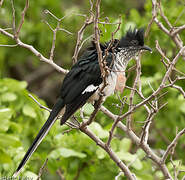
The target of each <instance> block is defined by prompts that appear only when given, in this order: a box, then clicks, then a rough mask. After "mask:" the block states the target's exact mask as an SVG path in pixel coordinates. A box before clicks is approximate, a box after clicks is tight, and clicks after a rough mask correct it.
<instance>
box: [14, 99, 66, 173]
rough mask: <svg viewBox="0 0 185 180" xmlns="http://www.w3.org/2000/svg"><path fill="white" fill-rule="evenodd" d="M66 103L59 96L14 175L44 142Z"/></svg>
mask: <svg viewBox="0 0 185 180" xmlns="http://www.w3.org/2000/svg"><path fill="white" fill-rule="evenodd" d="M64 105H65V104H64V101H63V100H62V99H61V98H59V99H58V101H57V102H56V104H55V105H54V107H53V109H52V111H51V113H50V115H49V117H48V119H47V121H46V122H45V124H44V125H43V126H42V128H41V129H40V131H39V133H38V134H37V136H36V138H35V139H34V141H33V143H32V145H31V146H30V148H29V149H28V151H27V152H26V154H25V155H24V158H23V159H22V161H21V163H20V164H19V166H18V168H17V170H16V172H15V173H14V174H13V177H17V175H18V174H19V172H20V171H21V169H22V168H23V166H24V165H25V164H26V162H27V161H28V160H29V158H30V157H31V155H32V154H33V153H34V152H35V150H36V149H37V147H38V145H39V144H40V143H41V142H42V140H43V138H44V137H45V136H46V135H47V133H48V132H49V130H50V128H51V127H52V125H53V124H54V123H55V121H56V119H57V115H58V114H59V112H60V111H61V109H62V108H63V107H64Z"/></svg>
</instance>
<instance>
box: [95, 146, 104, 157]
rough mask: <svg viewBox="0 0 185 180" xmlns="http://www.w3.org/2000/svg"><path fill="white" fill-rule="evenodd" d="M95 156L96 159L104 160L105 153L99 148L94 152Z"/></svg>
mask: <svg viewBox="0 0 185 180" xmlns="http://www.w3.org/2000/svg"><path fill="white" fill-rule="evenodd" d="M96 154H97V157H98V159H104V158H105V156H106V152H105V151H104V150H103V149H101V148H98V149H97V150H96Z"/></svg>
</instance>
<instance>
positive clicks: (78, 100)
mask: <svg viewBox="0 0 185 180" xmlns="http://www.w3.org/2000/svg"><path fill="white" fill-rule="evenodd" d="M106 61H107V66H109V67H110V65H111V62H112V54H111V53H109V55H108V56H107V58H106ZM101 83H102V78H101V71H100V67H99V62H98V56H97V53H96V51H95V50H92V51H87V52H86V54H84V55H83V56H82V57H81V58H80V60H79V61H78V62H77V63H76V64H75V65H74V66H73V67H72V69H71V71H70V72H69V73H68V74H67V75H66V77H65V79H64V81H63V84H62V88H61V97H62V98H63V99H64V102H65V104H66V107H65V113H64V115H63V117H62V119H61V124H64V123H65V121H66V120H67V119H68V118H69V117H70V116H71V115H72V114H73V113H74V112H75V111H76V110H77V109H79V108H80V107H81V106H83V105H84V104H85V103H86V101H87V100H88V98H89V97H90V96H91V95H92V94H93V93H94V92H95V91H96V90H97V89H98V86H99V85H100V84H101Z"/></svg>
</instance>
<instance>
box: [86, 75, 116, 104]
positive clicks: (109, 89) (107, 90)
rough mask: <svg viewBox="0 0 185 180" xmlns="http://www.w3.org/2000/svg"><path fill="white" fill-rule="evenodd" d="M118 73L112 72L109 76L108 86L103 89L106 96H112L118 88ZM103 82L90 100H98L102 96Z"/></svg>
mask: <svg viewBox="0 0 185 180" xmlns="http://www.w3.org/2000/svg"><path fill="white" fill-rule="evenodd" d="M116 81H117V74H116V73H115V72H111V73H110V74H109V75H108V77H107V86H106V87H105V88H104V89H103V95H104V98H106V97H108V96H110V95H111V94H113V93H114V90H115V88H116ZM102 86H103V83H101V84H100V85H99V88H98V89H97V91H96V92H95V93H94V94H93V95H92V96H91V97H90V98H89V100H90V101H97V100H98V99H99V97H100V89H101V88H102Z"/></svg>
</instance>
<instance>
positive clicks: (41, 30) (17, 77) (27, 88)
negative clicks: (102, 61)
mask: <svg viewBox="0 0 185 180" xmlns="http://www.w3.org/2000/svg"><path fill="white" fill-rule="evenodd" d="M14 5H15V11H16V14H15V15H16V25H18V24H19V23H20V19H21V12H22V10H23V9H24V6H25V1H14ZM162 8H163V10H164V13H165V15H166V16H167V17H168V18H169V21H170V22H171V23H172V25H174V26H180V25H183V24H184V23H185V21H184V19H185V2H184V0H176V1H174V0H163V1H162ZM89 9H90V4H89V1H87V0H71V1H69V0H62V1H61V0H55V1H50V0H39V1H30V6H29V9H28V11H27V12H26V16H25V21H24V24H23V26H22V29H21V32H20V39H21V40H22V41H23V42H24V43H27V44H30V45H33V46H34V47H35V48H36V49H37V50H38V51H39V52H40V53H42V54H43V55H44V56H45V57H47V58H49V53H50V49H51V45H52V40H53V34H52V31H51V30H50V28H49V27H48V25H47V24H46V23H45V21H47V22H48V23H49V24H50V25H51V27H52V28H55V27H56V25H57V21H56V19H54V18H53V17H51V16H50V15H49V14H46V13H44V11H45V10H49V11H50V12H52V13H53V14H54V15H55V16H56V17H58V18H62V17H64V16H65V15H67V16H66V17H65V18H64V19H63V20H62V23H61V28H64V29H66V30H67V31H69V32H71V33H72V34H69V33H65V32H63V31H58V32H57V39H56V48H55V52H54V62H55V63H56V64H58V65H59V66H61V67H63V68H65V69H70V67H71V66H72V56H73V53H74V48H75V45H76V38H77V32H78V30H79V29H80V28H81V26H82V25H83V23H84V20H85V17H84V15H88V14H89ZM119 16H121V19H122V25H121V28H120V30H119V32H118V33H117V34H116V36H115V37H116V38H121V36H123V35H124V34H125V31H126V30H128V29H129V27H133V28H134V27H138V28H139V27H144V28H145V29H146V28H147V26H148V24H149V22H150V20H151V18H152V3H151V1H150V0H125V1H123V0H114V1H113V0H102V2H101V21H105V20H107V19H108V20H109V21H110V22H112V23H115V22H118V21H119ZM159 20H161V21H162V22H163V20H162V19H161V18H160V17H159ZM163 23H164V22H163ZM165 25H166V24H165ZM0 27H1V28H10V27H12V8H11V3H10V1H4V2H3V5H2V6H1V7H0ZM116 28H117V26H116V25H103V24H100V29H101V42H106V41H109V40H110V38H111V32H113V31H114V30H115V29H116ZM8 31H9V32H11V33H12V31H11V30H8ZM92 34H93V25H90V26H88V27H87V29H86V31H85V33H84V39H85V38H87V37H89V36H90V35H92ZM180 36H181V38H182V40H183V41H185V32H182V33H181V34H180ZM155 40H158V41H159V44H160V46H161V47H162V49H163V50H164V52H165V53H166V55H167V57H168V58H169V59H173V58H174V56H175V55H176V53H177V52H178V49H177V47H176V45H175V44H174V43H173V41H172V40H171V39H170V38H169V37H168V36H167V35H166V34H164V33H163V32H162V31H161V30H160V29H159V28H158V27H157V25H156V24H152V27H151V30H150V32H149V34H148V36H147V37H146V38H145V44H146V45H148V46H150V47H151V48H152V49H153V53H152V54H150V53H145V54H143V55H142V77H141V81H142V85H143V93H144V95H145V96H146V97H147V96H149V95H150V94H151V93H152V90H151V88H150V87H149V85H148V82H150V84H151V85H152V87H153V88H154V89H156V88H157V87H158V85H159V84H160V82H161V79H162V77H163V75H164V73H165V68H164V66H163V64H162V63H161V62H160V59H161V57H160V55H159V53H158V52H157V51H156V49H155ZM0 44H15V42H14V41H13V40H11V39H9V38H8V37H6V36H4V35H2V34H0ZM89 44H90V40H89V41H87V42H86V43H85V44H84V46H83V47H82V50H81V52H80V54H81V53H82V52H83V50H84V49H85V48H86V47H88V45H89ZM80 54H79V56H80ZM134 64H135V61H131V62H130V64H129V67H131V66H133V65H134ZM184 67H185V62H184V61H183V60H182V59H180V60H179V61H178V63H177V65H176V68H177V69H179V70H180V71H182V72H184V73H185V70H184ZM171 76H172V79H173V77H175V76H176V74H175V72H174V73H172V75H171ZM127 77H128V80H127V85H128V86H132V82H133V79H134V77H135V72H134V71H133V72H130V73H128V74H127ZM0 78H1V79H0V108H1V110H3V109H5V110H4V111H1V110H0V111H1V112H0V123H1V124H2V127H0V177H1V176H10V175H11V174H12V172H13V171H14V170H15V167H16V166H17V165H18V162H19V161H20V160H21V158H22V157H23V154H24V153H25V151H26V149H27V148H28V147H29V145H30V143H31V142H32V140H33V137H34V136H35V135H36V133H37V132H38V128H39V127H41V125H42V124H43V122H44V121H45V119H46V118H47V116H48V113H47V112H46V111H44V110H41V109H40V108H39V107H38V106H37V105H36V103H34V102H33V101H32V100H31V99H30V98H29V97H28V93H32V94H33V96H34V97H37V98H40V100H39V102H41V103H43V104H45V105H46V104H47V106H48V107H50V108H52V105H53V104H54V102H55V100H56V98H57V96H58V94H59V91H60V84H61V82H62V80H63V78H64V75H63V74H61V73H59V72H57V71H56V70H55V69H54V68H53V67H52V66H50V65H48V64H46V63H44V62H41V61H40V60H39V59H38V58H37V57H35V56H34V55H33V54H32V53H30V52H29V51H28V50H26V49H24V48H21V47H0ZM177 84H178V85H180V86H181V87H182V88H183V89H184V88H185V81H180V82H179V83H177ZM129 93H130V91H129V90H125V91H124V92H123V94H121V95H120V96H121V97H126V96H127V97H128V96H129ZM138 102H140V98H139V97H137V96H136V97H135V99H134V103H138ZM165 102H168V104H167V106H165V108H163V109H162V110H161V111H160V112H159V113H158V114H157V116H156V117H155V118H154V122H153V124H152V131H151V135H150V138H149V142H150V145H151V147H152V148H153V150H154V151H155V152H156V153H158V154H159V155H160V153H162V152H163V150H164V149H165V148H166V147H167V145H168V144H169V142H170V141H172V139H173V138H174V136H175V134H176V127H177V128H178V129H179V130H180V129H182V128H183V127H185V102H184V98H183V96H182V95H181V94H180V93H179V92H178V91H177V90H174V89H170V88H169V89H168V93H167V94H166V95H165V96H164V97H163V98H162V99H161V100H160V103H161V104H163V103H165ZM119 103H120V102H119V99H118V97H117V96H116V95H114V96H112V97H109V98H108V100H107V101H106V103H105V104H104V105H105V106H106V107H108V108H109V109H110V110H111V111H112V112H114V113H115V114H118V113H119V109H118V108H117V107H116V104H119ZM85 109H86V110H85V113H86V114H87V115H89V114H90V113H91V112H92V107H91V106H90V105H87V106H86V108H85ZM127 109H128V107H126V108H125V109H124V110H123V112H125V111H127ZM77 115H78V114H77ZM146 115H147V113H146V112H145V109H144V108H140V109H138V110H137V111H136V113H135V114H133V119H134V124H133V129H134V131H135V132H136V133H137V134H139V133H140V131H141V127H142V124H141V123H138V122H141V121H144V120H145V119H146ZM97 122H98V123H97ZM111 123H112V122H111V120H110V119H109V118H107V117H106V116H105V115H104V114H103V113H101V112H99V113H98V115H97V118H96V122H95V123H94V124H93V125H92V127H91V128H92V130H95V131H97V132H96V133H97V134H98V135H100V136H101V138H102V139H103V140H106V138H107V137H108V135H107V133H108V130H109V129H110V127H111V125H112V124H111ZM66 128H67V127H62V128H61V127H60V126H59V124H57V125H56V126H54V127H53V128H52V130H51V132H50V133H49V135H48V136H47V137H46V140H45V141H44V142H43V143H42V144H41V147H40V148H39V149H38V151H37V152H36V153H35V154H34V156H33V159H32V160H31V161H30V162H29V164H28V165H27V166H26V171H25V174H23V175H30V174H31V175H32V176H36V174H38V170H39V168H40V167H41V166H42V164H43V162H44V159H45V158H46V157H48V156H49V157H50V159H49V161H48V166H47V171H46V172H45V173H44V174H43V176H44V178H43V179H66V180H68V179H69V180H70V179H73V180H77V179H79V180H83V179H92V180H93V179H97V180H98V179H106V180H109V179H110V180H111V179H113V178H114V177H115V176H116V175H117V174H118V173H119V169H118V168H117V167H116V166H115V165H114V163H113V162H112V161H111V160H110V159H109V158H108V156H107V155H106V154H105V153H104V152H103V151H102V150H100V149H99V148H98V149H97V146H96V145H95V144H94V143H93V142H92V141H91V140H89V139H88V137H86V136H85V135H83V134H81V133H79V132H77V131H75V130H74V131H72V132H71V133H69V134H65V135H62V131H64V130H65V129H66ZM97 129H98V130H97ZM116 137H117V138H115V140H114V141H113V144H112V146H113V149H114V150H115V151H116V152H117V153H118V154H120V156H121V158H122V160H124V161H125V162H126V163H130V162H132V161H133V159H134V158H136V157H135V155H137V157H138V159H137V162H135V163H134V164H133V163H132V165H131V170H133V171H134V172H135V173H136V175H137V177H138V179H142V180H144V179H146V178H147V179H151V180H153V179H161V178H163V176H162V174H161V173H160V171H159V170H158V169H157V168H156V167H155V165H154V164H153V163H152V162H151V161H150V160H148V159H147V158H146V157H145V154H144V152H143V151H141V150H140V149H138V148H137V147H136V146H135V145H134V144H132V143H131V141H130V140H129V139H128V138H127V137H125V135H124V134H123V132H120V131H119V130H117V131H116ZM183 139H184V137H182V138H181V139H180V140H179V144H178V145H177V148H176V152H175V154H174V159H175V160H176V161H175V163H176V164H178V165H179V164H181V168H182V169H183V168H184V170H185V166H184V164H185V154H184V148H185V143H184V141H183ZM79 140H80V142H79ZM76 142H78V144H76ZM61 147H63V149H61ZM7 149H8V150H7ZM69 149H70V150H73V151H74V152H73V153H71V154H70V152H71V151H67V150H69ZM65 150H66V151H65ZM64 151H65V152H68V153H67V154H66V155H64V154H65V153H63V152H64ZM168 168H169V169H170V170H171V171H173V167H172V165H171V163H170V161H169V164H168ZM26 173H27V174H26ZM181 176H183V173H181V174H180V177H181ZM122 178H123V179H124V177H122ZM120 179H121V178H120Z"/></svg>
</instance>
